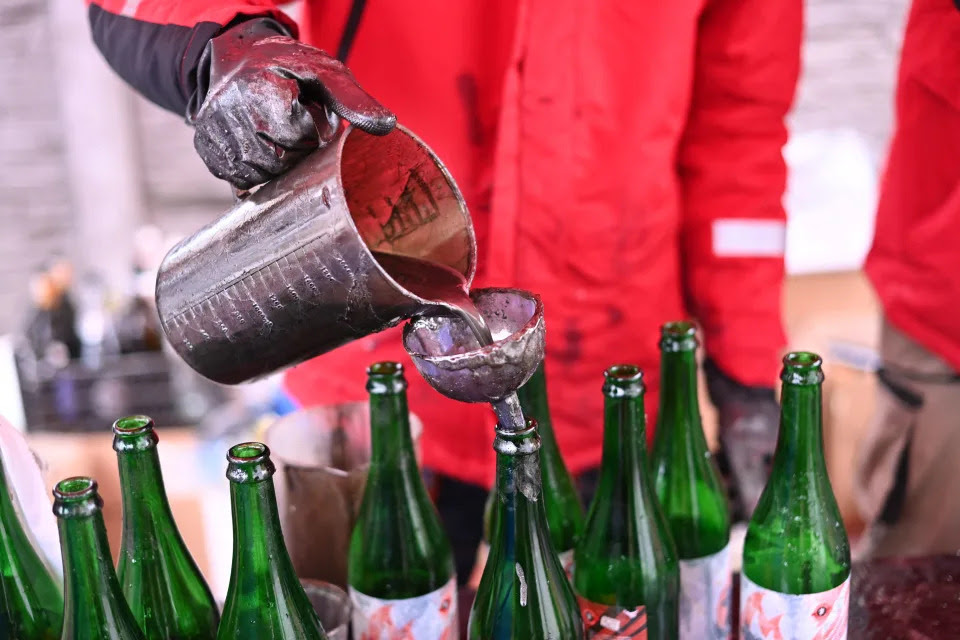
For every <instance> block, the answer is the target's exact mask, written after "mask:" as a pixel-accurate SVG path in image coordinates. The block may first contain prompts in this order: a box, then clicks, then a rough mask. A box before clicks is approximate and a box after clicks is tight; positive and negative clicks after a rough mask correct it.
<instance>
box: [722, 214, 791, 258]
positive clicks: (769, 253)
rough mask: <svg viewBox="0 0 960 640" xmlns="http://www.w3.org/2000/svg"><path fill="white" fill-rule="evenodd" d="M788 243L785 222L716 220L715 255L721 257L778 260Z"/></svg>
mask: <svg viewBox="0 0 960 640" xmlns="http://www.w3.org/2000/svg"><path fill="white" fill-rule="evenodd" d="M786 243H787V226H786V224H785V223H784V222H783V221H782V220H751V219H748V218H726V219H721V220H714V221H713V255H715V256H717V257H718V258H777V257H780V256H782V255H783V251H784V249H785V248H786Z"/></svg>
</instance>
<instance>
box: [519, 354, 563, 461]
mask: <svg viewBox="0 0 960 640" xmlns="http://www.w3.org/2000/svg"><path fill="white" fill-rule="evenodd" d="M517 397H518V398H519V399H520V406H521V408H522V409H523V415H524V416H525V417H527V418H533V419H534V420H536V421H537V434H538V435H539V436H540V446H541V447H545V446H555V444H554V443H555V442H556V439H555V438H554V435H553V422H552V421H551V420H550V405H549V404H548V402H547V374H546V371H545V369H544V363H542V362H541V363H540V366H539V367H537V370H536V371H534V372H533V375H532V376H531V377H530V380H528V381H527V383H526V384H525V385H523V386H522V387H520V388H519V389H517Z"/></svg>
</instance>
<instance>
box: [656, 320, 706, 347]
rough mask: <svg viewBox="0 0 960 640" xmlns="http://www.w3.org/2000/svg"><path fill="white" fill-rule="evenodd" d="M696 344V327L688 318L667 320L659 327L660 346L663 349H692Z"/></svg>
mask: <svg viewBox="0 0 960 640" xmlns="http://www.w3.org/2000/svg"><path fill="white" fill-rule="evenodd" d="M698 345H699V342H698V341H697V327H696V325H695V324H693V323H692V322H690V321H689V320H678V321H675V322H667V323H666V324H664V325H663V326H661V327H660V348H661V349H663V350H664V351H692V350H694V349H696V348H697V346H698Z"/></svg>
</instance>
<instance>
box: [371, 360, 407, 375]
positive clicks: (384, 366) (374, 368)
mask: <svg viewBox="0 0 960 640" xmlns="http://www.w3.org/2000/svg"><path fill="white" fill-rule="evenodd" d="M367 375H368V376H397V375H403V365H402V364H400V363H399V362H376V363H374V364H372V365H370V367H369V368H368V369H367Z"/></svg>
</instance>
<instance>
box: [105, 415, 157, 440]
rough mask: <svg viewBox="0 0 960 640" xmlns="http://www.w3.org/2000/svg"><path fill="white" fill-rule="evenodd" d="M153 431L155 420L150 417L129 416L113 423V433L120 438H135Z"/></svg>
mask: <svg viewBox="0 0 960 640" xmlns="http://www.w3.org/2000/svg"><path fill="white" fill-rule="evenodd" d="M150 431H153V418H151V417H149V416H127V417H126V418H120V419H119V420H117V421H116V422H114V423H113V432H114V433H115V434H117V435H118V436H135V435H139V434H141V433H148V432H150Z"/></svg>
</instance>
